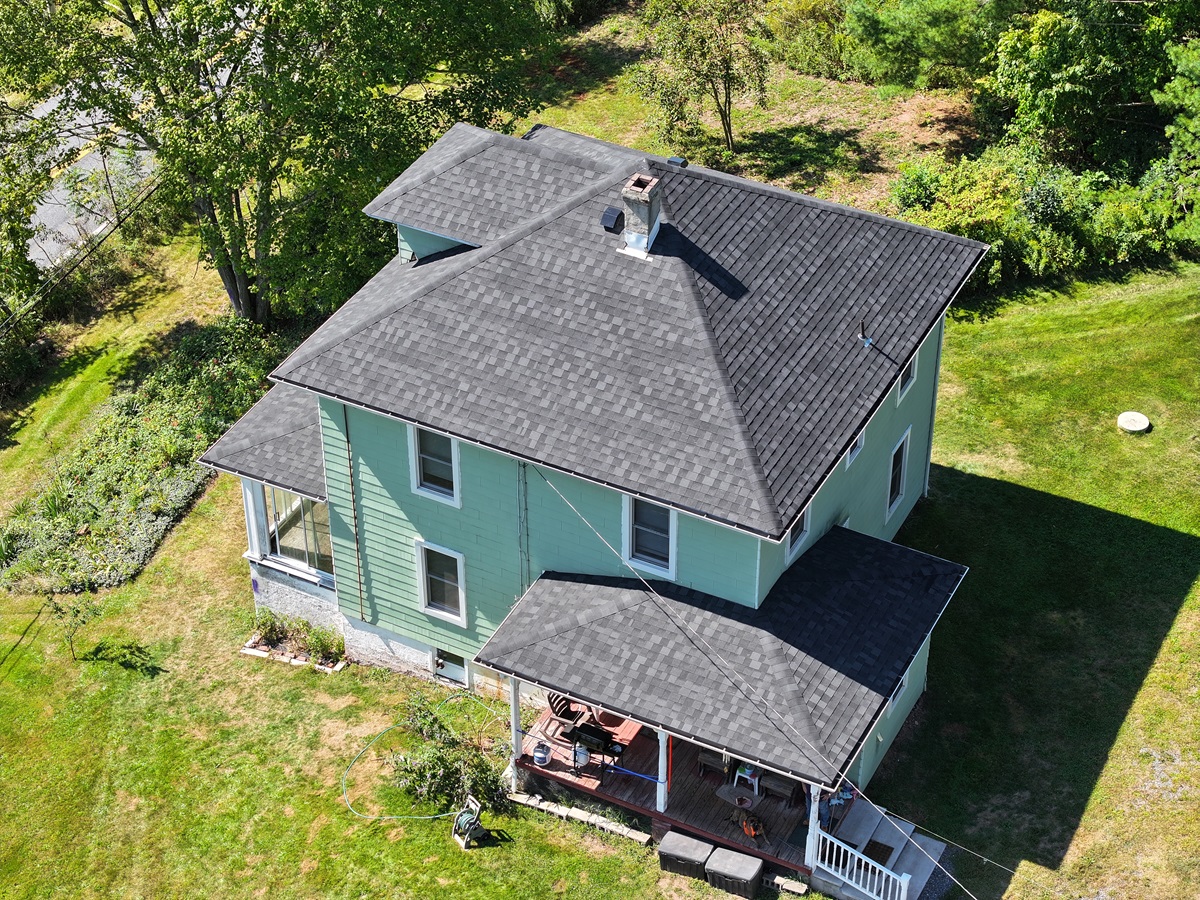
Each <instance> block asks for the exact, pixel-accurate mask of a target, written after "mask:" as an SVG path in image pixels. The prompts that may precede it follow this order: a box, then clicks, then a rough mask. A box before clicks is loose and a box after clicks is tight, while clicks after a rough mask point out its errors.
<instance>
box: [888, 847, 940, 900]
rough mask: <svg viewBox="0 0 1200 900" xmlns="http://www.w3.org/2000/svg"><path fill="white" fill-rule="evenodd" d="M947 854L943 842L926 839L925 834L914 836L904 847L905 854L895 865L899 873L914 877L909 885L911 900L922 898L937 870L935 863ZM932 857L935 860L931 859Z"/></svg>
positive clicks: (902, 854)
mask: <svg viewBox="0 0 1200 900" xmlns="http://www.w3.org/2000/svg"><path fill="white" fill-rule="evenodd" d="M914 845H916V846H914ZM918 847H919V848H922V849H924V851H925V852H924V853H922V852H921V849H918ZM945 852H946V845H945V844H943V843H942V842H941V841H939V840H935V839H934V838H931V837H926V836H925V835H923V834H914V835H912V837H911V839H910V840H909V842H908V843H907V844H906V845H905V847H904V852H903V853H901V854H900V858H899V859H898V860H896V865H895V870H896V871H897V872H907V873H908V874H909V875H911V876H912V881H910V882H909V884H908V897H909V900H917V898H918V897H920V896H921V892H922V891H923V890H925V885H926V884H927V883H928V882H929V879H930V877H931V876H932V875H933V873H934V871H935V870H936V869H937V865H936V863H935V861H936V860H940V859H941V858H942V854H943V853H945ZM926 854H928V856H926ZM930 856H932V857H933V859H930V858H929V857H930Z"/></svg>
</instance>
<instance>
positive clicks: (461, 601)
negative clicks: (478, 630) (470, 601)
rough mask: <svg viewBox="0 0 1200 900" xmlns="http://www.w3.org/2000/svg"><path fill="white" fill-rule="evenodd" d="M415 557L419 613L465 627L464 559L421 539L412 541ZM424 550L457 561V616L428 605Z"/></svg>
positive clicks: (453, 551) (457, 553) (465, 578)
mask: <svg viewBox="0 0 1200 900" xmlns="http://www.w3.org/2000/svg"><path fill="white" fill-rule="evenodd" d="M413 545H414V547H415V550H416V557H417V595H418V596H419V597H420V599H421V612H423V613H425V615H427V616H432V617H433V618H435V619H442V620H444V621H446V622H453V623H454V624H455V625H460V626H462V627H463V628H466V627H467V572H466V564H465V559H464V557H463V555H462V554H461V553H459V552H458V551H457V550H451V549H450V548H449V547H442V546H440V545H438V544H431V543H430V542H429V541H427V540H425V539H423V538H417V539H416V540H414V541H413ZM426 548H428V549H430V550H432V551H434V552H435V553H442V554H444V555H446V556H452V557H454V558H455V559H456V560H458V610H459V614H458V615H457V616H455V615H452V614H451V613H448V612H445V611H443V610H440V609H434V608H433V607H431V606H430V605H429V590H428V585H429V582H428V580H427V574H426V572H425V550H426Z"/></svg>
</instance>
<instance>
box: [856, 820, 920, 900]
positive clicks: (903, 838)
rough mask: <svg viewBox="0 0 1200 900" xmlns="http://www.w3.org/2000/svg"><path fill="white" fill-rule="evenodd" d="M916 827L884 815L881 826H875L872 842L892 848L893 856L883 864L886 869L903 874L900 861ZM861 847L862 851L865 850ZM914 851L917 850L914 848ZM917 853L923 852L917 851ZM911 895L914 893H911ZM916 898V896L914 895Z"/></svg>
mask: <svg viewBox="0 0 1200 900" xmlns="http://www.w3.org/2000/svg"><path fill="white" fill-rule="evenodd" d="M915 827H916V826H915V825H913V824H912V822H905V821H904V820H903V819H897V818H895V817H894V816H889V815H886V814H885V815H883V816H881V817H880V819H879V824H878V825H876V826H875V832H874V833H873V834H872V835H871V840H873V841H878V842H879V843H881V844H883V845H884V846H885V847H891V848H892V852H891V855H889V856H888V858H887V861H886V862H885V863H884V864H883V865H884V867H885V868H888V869H891V870H892V871H893V872H903V871H904V870H903V869H900V868H897V865H898V860H899V859H900V857H901V856H902V855H903V854H904V851H905V850H906V849H908V847H909V840H908V838H909V835H911V834H912V833H913V829H914V828H915ZM865 846H866V845H865V844H864V845H863V847H859V848H858V849H859V850H860V851H861V850H863V849H864V847H865ZM913 849H914V850H915V849H916V848H913ZM916 852H917V853H920V852H921V851H919V850H917V851H916ZM909 893H912V892H911V891H910V892H909ZM912 896H913V897H916V894H912Z"/></svg>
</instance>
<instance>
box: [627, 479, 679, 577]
mask: <svg viewBox="0 0 1200 900" xmlns="http://www.w3.org/2000/svg"><path fill="white" fill-rule="evenodd" d="M626 518H627V520H628V528H627V529H626V541H627V551H628V552H627V553H626V558H627V559H628V560H629V561H630V562H631V563H633V564H635V565H636V566H638V567H639V568H643V569H651V570H653V571H654V572H655V574H661V575H665V576H666V577H667V578H674V577H675V513H674V512H673V511H672V510H670V509H668V508H667V507H665V506H659V505H658V504H657V503H651V502H650V501H648V500H638V499H636V498H633V497H628V498H626Z"/></svg>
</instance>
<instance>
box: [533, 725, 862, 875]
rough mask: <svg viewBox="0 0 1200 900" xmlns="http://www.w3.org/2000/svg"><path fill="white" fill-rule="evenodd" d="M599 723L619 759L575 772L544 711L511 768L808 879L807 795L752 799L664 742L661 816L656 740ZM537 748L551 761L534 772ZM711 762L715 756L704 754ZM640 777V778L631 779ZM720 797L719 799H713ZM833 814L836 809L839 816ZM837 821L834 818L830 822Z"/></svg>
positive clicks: (687, 749) (685, 750)
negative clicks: (746, 816)
mask: <svg viewBox="0 0 1200 900" xmlns="http://www.w3.org/2000/svg"><path fill="white" fill-rule="evenodd" d="M598 722H599V724H600V725H602V726H603V727H604V728H605V729H606V730H608V731H610V733H612V734H613V735H614V736H615V737H617V738H618V739H623V741H624V743H623V746H624V752H623V753H622V754H621V757H620V759H619V760H617V761H614V760H613V759H612V758H611V757H600V756H597V755H592V754H589V756H590V759H589V761H588V763H587V764H585V765H582V766H579V765H575V762H574V759H573V756H574V745H573V743H572V742H570V741H565V742H564V741H563V740H561V734H562V732H561V731H559V730H558V729H556V728H555V727H554V721H553V719H552V718H551V716H550V711H549V710H548V709H547V710H546V711H544V712H543V713H542V714H541V715H540V716H539V717H538V719H537V721H536V722H535V723H534V724H533V725H532V726H531V727H530V728H528V729H527V733H526V734H524V735H523V736H522V737H523V741H522V748H521V749H522V752H521V755H520V757H519V758H518V759H516V760H515V761H514V765H515V766H517V767H518V768H519V769H520V770H521V773H522V780H523V783H525V784H528V782H529V781H530V780H532V781H533V782H534V783H535V784H536V783H537V781H538V780H540V779H544V780H547V781H550V782H555V783H557V784H560V785H563V786H565V787H567V788H569V789H571V790H573V791H577V792H580V793H582V794H586V795H588V796H591V797H595V798H596V799H598V800H602V801H604V802H606V803H611V804H614V805H616V806H620V807H622V808H624V809H627V810H629V811H631V812H633V813H636V814H638V815H643V816H648V817H649V818H651V819H652V820H654V821H655V822H656V823H657V824H658V826H659V827H660V828H662V827H664V826H665V827H670V828H673V829H676V830H681V831H685V832H687V833H689V834H692V835H695V836H697V837H701V838H704V839H705V840H708V841H710V842H712V843H715V844H719V845H721V846H725V847H729V848H731V849H734V850H738V851H740V852H743V853H749V854H751V855H754V856H759V857H761V858H762V859H764V860H766V861H768V862H770V863H774V864H775V865H777V866H779V867H780V868H782V869H786V870H790V871H794V872H800V873H803V874H808V872H809V868H808V866H806V865H805V862H804V857H805V844H806V841H807V837H808V811H807V809H806V803H805V788H804V786H803V785H801V784H800V783H795V784H796V787H797V788H798V790H797V791H796V793H795V795H794V798H790V797H789V796H785V795H783V794H780V793H776V792H773V791H762V785H761V784H760V791H762V793H761V795H760V796H758V797H754V793H753V791H752V790H751V789H750V788H748V787H746V786H745V785H744V784H741V785H737V786H734V785H733V784H732V783H731V780H730V779H731V777H732V775H726V774H725V773H724V772H722V771H720V770H719V769H715V768H712V767H711V766H710V767H705V768H703V769H702V768H701V766H700V753H701V752H702V748H700V747H698V746H697V745H695V744H693V743H690V742H688V741H685V740H682V739H675V738H674V737H673V736H668V740H667V752H666V774H665V785H664V787H665V793H666V797H667V803H666V809H664V810H659V808H658V805H659V781H658V773H659V764H660V758H659V757H660V747H659V738H658V734H657V733H656V732H655V731H654V730H653V729H649V728H644V727H642V726H641V725H640V724H639V723H637V722H631V721H630V720H627V719H620V718H619V717H617V716H615V715H612V714H609V713H600V715H599V717H598ZM538 744H545V745H549V746H550V748H551V755H550V759H549V761H548V762H547V763H546V764H544V765H539V764H538V763H537V762H535V759H534V750H535V748H536V747H537V745H538ZM703 752H705V753H706V756H707V757H708V758H710V759H711V758H712V757H713V756H714V755H717V756H719V755H718V754H714V753H713V752H712V751H703ZM631 773H637V774H631ZM718 791H721V793H722V794H724V796H721V795H718ZM738 796H743V797H753V798H754V799H753V801H752V802H753V806H752V807H750V808H749V809H747V810H745V811H746V812H749V813H750V814H752V815H753V816H755V817H757V818H758V820H759V821H760V822H761V823H762V830H763V834H762V835H761V836H760V837H759V838H758V839H757V840H756V839H755V838H752V837H751V836H750V835H748V834H747V833H746V832H745V830H744V829H743V827H742V825H741V822H740V820H739V819H738V813H739V812H742V810H741V809H739V807H738V806H736V805H735V804H734V802H733V801H734V800H735V799H736V797H738ZM844 808H845V807H844V806H839V807H836V808H835V809H836V810H839V811H840V810H842V809H844ZM835 822H836V819H835Z"/></svg>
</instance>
